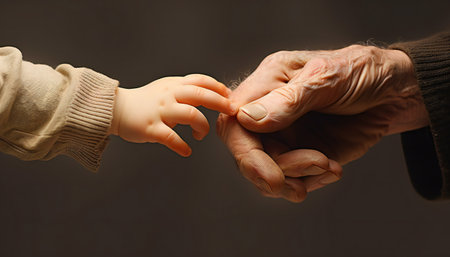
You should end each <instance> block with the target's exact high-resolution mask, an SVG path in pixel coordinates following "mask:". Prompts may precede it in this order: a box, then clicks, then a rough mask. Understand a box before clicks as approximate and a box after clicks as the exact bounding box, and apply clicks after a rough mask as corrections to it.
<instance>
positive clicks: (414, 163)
mask: <svg viewBox="0 0 450 257" xmlns="http://www.w3.org/2000/svg"><path fill="white" fill-rule="evenodd" d="M390 48H391V49H398V50H401V51H403V52H405V53H406V54H408V56H409V57H410V58H411V60H412V62H413V64H414V68H415V71H416V76H417V80H418V82H419V86H420V90H421V93H422V96H423V99H424V103H425V106H426V108H427V111H428V114H429V118H430V126H429V127H426V128H422V129H419V130H414V131H409V132H405V133H402V135H401V137H402V145H403V151H404V154H405V159H406V163H407V167H408V171H409V174H410V177H411V181H412V184H413V185H414V187H415V189H416V190H417V192H419V193H420V194H421V195H422V196H423V197H425V198H427V199H433V200H435V199H446V198H447V199H450V31H448V32H444V33H440V34H437V35H434V36H432V37H429V38H426V39H423V40H419V41H414V42H403V43H396V44H393V45H391V46H390Z"/></svg>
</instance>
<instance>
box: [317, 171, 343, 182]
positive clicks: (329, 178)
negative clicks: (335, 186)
mask: <svg viewBox="0 0 450 257" xmlns="http://www.w3.org/2000/svg"><path fill="white" fill-rule="evenodd" d="M338 180H339V178H338V177H337V176H336V175H334V174H331V173H330V174H327V175H326V176H324V177H323V178H321V179H320V180H319V183H321V184H324V185H326V184H331V183H333V182H336V181H338Z"/></svg>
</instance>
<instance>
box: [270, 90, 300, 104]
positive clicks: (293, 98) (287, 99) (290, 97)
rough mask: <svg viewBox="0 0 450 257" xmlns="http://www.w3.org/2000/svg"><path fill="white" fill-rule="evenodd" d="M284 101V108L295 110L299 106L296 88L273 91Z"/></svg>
mask: <svg viewBox="0 0 450 257" xmlns="http://www.w3.org/2000/svg"><path fill="white" fill-rule="evenodd" d="M274 92H275V93H276V94H278V95H279V96H281V97H282V98H283V99H284V103H285V105H286V107H287V108H288V109H289V110H291V109H293V110H296V109H297V108H298V107H299V105H300V95H299V94H300V92H299V89H298V88H297V87H291V86H285V87H282V88H279V89H277V90H275V91H274Z"/></svg>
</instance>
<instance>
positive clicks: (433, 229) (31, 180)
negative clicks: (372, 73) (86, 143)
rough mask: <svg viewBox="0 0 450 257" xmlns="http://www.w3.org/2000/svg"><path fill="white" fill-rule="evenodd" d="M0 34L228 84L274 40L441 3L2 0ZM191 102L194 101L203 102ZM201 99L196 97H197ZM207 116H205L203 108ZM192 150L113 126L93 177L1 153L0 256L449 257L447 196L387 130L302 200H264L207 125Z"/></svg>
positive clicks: (396, 34) (429, 11)
mask: <svg viewBox="0 0 450 257" xmlns="http://www.w3.org/2000/svg"><path fill="white" fill-rule="evenodd" d="M1 3H2V4H1V5H0V7H1V9H0V10H1V12H0V31H1V34H0V45H13V46H16V47H18V48H19V49H21V50H22V52H23V55H24V59H26V60H30V61H33V62H36V63H46V64H49V65H52V66H54V67H55V66H56V65H57V64H59V63H71V64H73V65H75V66H86V67H90V68H92V69H94V70H97V71H99V72H102V73H104V74H106V75H109V76H111V77H113V78H116V79H118V80H120V81H121V85H122V86H123V87H138V86H141V85H144V84H146V83H148V82H150V81H152V80H155V79H157V78H160V77H162V76H168V75H183V74H188V73H193V72H201V73H206V74H209V75H212V76H214V77H216V78H217V79H219V80H222V81H224V82H225V83H229V82H230V81H233V80H236V79H238V78H239V77H242V76H244V75H245V74H247V73H248V72H250V71H252V70H253V69H254V68H255V67H256V66H257V65H258V63H259V62H260V61H261V60H262V59H263V58H264V57H265V56H266V55H268V54H270V53H272V52H275V51H278V50H282V49H292V50H294V49H324V48H325V49H330V48H339V47H343V46H346V45H349V44H352V43H355V42H361V41H366V40H368V39H374V40H379V41H384V42H388V43H390V42H395V41H398V40H412V39H417V38H420V37H424V36H427V35H429V34H432V33H434V32H438V31H440V30H443V29H445V28H448V27H449V26H450V15H449V10H450V2H448V1H420V3H415V2H412V1H404V2H394V1H386V2H384V1H371V2H367V3H362V2H357V1H354V2H351V1H318V0H315V1H262V0H260V1H239V0H228V1H221V2H213V1H137V0H131V1H117V0H116V1H109V2H107V1H103V2H102V1H86V0H77V1H66V0H59V1H18V0H15V1H4V0H3V1H1ZM203 110H204V109H203ZM204 111H205V110H204ZM205 113H206V115H207V117H208V118H209V119H210V121H211V127H212V128H214V126H215V118H216V116H217V113H215V112H212V111H205ZM179 131H180V133H181V134H182V135H183V136H184V137H185V138H186V139H187V140H188V141H189V142H190V143H192V146H193V149H194V152H193V155H192V157H191V158H188V159H185V158H181V157H178V156H177V155H176V154H175V153H173V152H170V151H169V150H167V149H166V148H165V147H163V146H160V145H154V144H131V143H127V142H124V141H123V140H121V139H119V138H113V139H112V142H111V144H110V145H109V147H108V148H107V150H106V152H105V154H104V159H103V165H102V168H101V170H100V172H99V173H98V174H93V173H90V172H88V171H86V170H84V169H83V168H82V167H81V166H80V165H79V164H78V163H76V162H75V161H73V160H71V159H69V158H67V157H58V158H55V159H54V160H52V161H49V162H38V161H37V162H23V161H20V160H17V159H15V158H14V157H10V156H6V155H4V154H1V155H0V208H1V209H0V256H108V257H112V256H277V257H278V256H449V255H450V246H449V244H448V242H449V240H450V221H449V216H450V203H448V202H440V203H431V202H427V201H425V200H423V199H421V198H420V197H419V196H418V195H417V194H416V193H415V192H414V191H413V189H412V187H411V185H410V183H409V178H408V175H407V171H406V168H405V164H404V159H403V155H402V152H401V147H400V140H399V137H398V136H391V137H387V138H385V139H384V140H382V142H381V143H380V144H378V145H377V146H376V147H374V148H373V149H372V150H371V151H370V152H369V153H368V154H367V155H366V156H365V157H363V158H362V159H360V160H358V161H355V162H353V163H351V164H349V165H347V166H346V167H345V175H344V179H343V180H342V181H340V182H339V183H336V184H334V185H331V186H329V187H327V188H325V189H322V190H319V191H317V192H314V193H312V194H311V195H309V197H308V199H307V200H306V201H305V202H304V203H302V204H292V203H289V202H286V201H284V200H274V199H268V198H263V197H262V196H260V195H259V193H258V192H257V191H256V190H255V189H254V188H253V186H252V185H251V184H250V183H248V182H247V181H246V180H245V179H244V178H243V177H242V176H241V175H240V174H239V172H238V170H237V168H236V166H235V164H234V161H233V159H232V157H231V156H230V154H229V153H228V151H227V149H226V148H225V146H224V145H223V144H222V143H221V142H220V140H219V139H218V138H217V136H216V135H215V133H214V129H212V131H211V133H210V134H209V135H208V136H207V137H206V139H205V140H204V141H203V142H201V143H198V142H195V141H194V140H192V138H191V137H190V135H189V133H190V130H189V129H187V128H185V127H183V128H180V129H179Z"/></svg>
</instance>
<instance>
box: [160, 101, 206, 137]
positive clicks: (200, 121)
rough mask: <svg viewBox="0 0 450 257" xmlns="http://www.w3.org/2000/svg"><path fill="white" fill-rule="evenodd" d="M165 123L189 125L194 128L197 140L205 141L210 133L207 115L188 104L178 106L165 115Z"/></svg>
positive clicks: (193, 132)
mask: <svg viewBox="0 0 450 257" xmlns="http://www.w3.org/2000/svg"><path fill="white" fill-rule="evenodd" d="M163 119H164V122H166V123H167V122H169V123H178V124H187V125H189V126H191V128H192V135H193V136H194V138H195V139H197V140H201V139H203V138H204V137H205V136H206V135H207V134H208V132H209V124H208V120H207V119H206V117H205V115H203V113H202V112H200V111H199V110H198V109H197V108H195V107H193V106H190V105H187V104H176V105H174V106H173V107H171V109H170V110H169V111H168V112H167V113H166V114H164V118H163Z"/></svg>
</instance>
